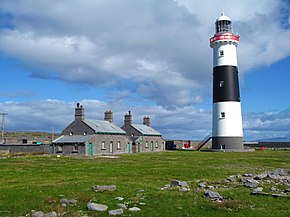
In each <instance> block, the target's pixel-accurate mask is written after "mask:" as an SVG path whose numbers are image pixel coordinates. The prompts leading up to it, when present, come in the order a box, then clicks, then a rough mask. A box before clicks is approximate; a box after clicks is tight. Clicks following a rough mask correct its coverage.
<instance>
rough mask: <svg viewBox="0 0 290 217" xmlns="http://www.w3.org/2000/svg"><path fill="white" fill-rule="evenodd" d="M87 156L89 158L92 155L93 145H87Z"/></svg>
mask: <svg viewBox="0 0 290 217" xmlns="http://www.w3.org/2000/svg"><path fill="white" fill-rule="evenodd" d="M88 155H89V156H93V155H94V145H93V144H92V143H89V145H88Z"/></svg>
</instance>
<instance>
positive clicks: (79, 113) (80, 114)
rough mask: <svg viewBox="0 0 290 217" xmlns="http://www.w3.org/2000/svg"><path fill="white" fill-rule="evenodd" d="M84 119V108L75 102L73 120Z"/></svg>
mask: <svg viewBox="0 0 290 217" xmlns="http://www.w3.org/2000/svg"><path fill="white" fill-rule="evenodd" d="M84 119H85V113H84V108H83V106H82V105H81V104H80V103H77V107H76V108H75V120H76V121H83V120H84Z"/></svg>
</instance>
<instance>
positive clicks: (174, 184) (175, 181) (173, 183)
mask: <svg viewBox="0 0 290 217" xmlns="http://www.w3.org/2000/svg"><path fill="white" fill-rule="evenodd" d="M171 185H172V186H173V187H175V186H180V187H184V186H188V184H187V182H185V181H179V180H172V181H171Z"/></svg>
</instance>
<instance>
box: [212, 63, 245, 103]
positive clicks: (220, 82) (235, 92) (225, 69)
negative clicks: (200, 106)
mask: <svg viewBox="0 0 290 217" xmlns="http://www.w3.org/2000/svg"><path fill="white" fill-rule="evenodd" d="M225 101H235V102H240V91H239V80H238V68H237V67H236V66H216V67H214V69H213V102H214V103H215V102H225Z"/></svg>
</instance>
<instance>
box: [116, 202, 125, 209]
mask: <svg viewBox="0 0 290 217" xmlns="http://www.w3.org/2000/svg"><path fill="white" fill-rule="evenodd" d="M117 206H118V207H120V208H122V209H127V206H126V204H124V203H118V204H117Z"/></svg>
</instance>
